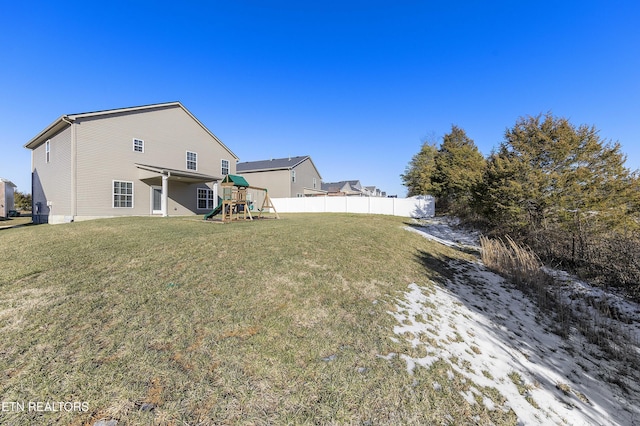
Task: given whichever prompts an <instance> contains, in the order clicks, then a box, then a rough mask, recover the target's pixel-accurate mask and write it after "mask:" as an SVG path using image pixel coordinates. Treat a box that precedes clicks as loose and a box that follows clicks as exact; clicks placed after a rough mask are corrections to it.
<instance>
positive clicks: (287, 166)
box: [236, 155, 325, 198]
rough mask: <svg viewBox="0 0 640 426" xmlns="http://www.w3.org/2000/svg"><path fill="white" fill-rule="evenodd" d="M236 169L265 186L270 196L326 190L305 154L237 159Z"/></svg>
mask: <svg viewBox="0 0 640 426" xmlns="http://www.w3.org/2000/svg"><path fill="white" fill-rule="evenodd" d="M236 170H237V173H238V174H240V175H242V176H244V177H245V178H246V179H247V181H248V182H249V184H250V185H251V186H258V187H261V188H267V190H268V192H269V197H271V198H289V197H304V196H308V195H320V194H324V193H325V192H324V191H323V190H322V188H321V180H322V178H321V176H320V173H319V172H318V169H317V168H316V166H315V165H314V164H313V161H312V160H311V157H309V156H308V155H305V156H301V157H288V158H275V159H271V160H262V161H248V162H244V163H238V164H237V166H236Z"/></svg>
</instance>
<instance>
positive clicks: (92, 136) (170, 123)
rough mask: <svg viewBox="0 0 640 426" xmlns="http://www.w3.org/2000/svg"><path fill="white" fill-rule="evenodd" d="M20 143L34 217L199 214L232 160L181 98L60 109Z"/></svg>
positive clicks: (59, 220)
mask: <svg viewBox="0 0 640 426" xmlns="http://www.w3.org/2000/svg"><path fill="white" fill-rule="evenodd" d="M25 148H28V149H30V150H31V169H32V192H31V193H32V199H33V216H34V222H36V223H46V222H49V223H62V222H71V221H78V220H87V219H94V218H101V217H115V216H144V215H158V216H168V215H170V214H171V215H189V214H204V213H206V212H208V211H209V210H211V209H212V208H213V207H215V203H216V202H217V182H218V181H220V180H221V179H223V177H224V176H225V175H226V174H230V173H235V166H236V163H237V161H238V157H237V156H236V155H235V154H234V153H233V152H232V151H231V150H230V149H229V148H228V147H227V146H225V145H224V144H223V143H222V142H221V141H220V140H219V139H218V138H217V137H216V136H215V135H214V134H213V133H212V132H211V131H210V130H209V129H207V128H206V127H205V126H204V124H202V123H201V122H200V121H199V120H198V119H197V118H196V117H195V116H194V115H193V114H191V113H190V112H189V111H188V110H187V109H186V108H185V107H184V106H183V105H182V104H181V103H180V102H170V103H162V104H154V105H145V106H138V107H131V108H121V109H113V110H107V111H98V112H86V113H80V114H69V115H63V116H61V117H60V118H58V119H57V120H55V121H54V122H53V123H51V124H50V125H49V126H48V127H46V128H45V129H44V130H42V131H41V132H40V133H38V134H37V135H36V136H35V137H34V138H33V139H31V140H30V141H29V142H28V143H27V144H26V145H25Z"/></svg>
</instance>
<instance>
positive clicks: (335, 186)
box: [322, 180, 365, 196]
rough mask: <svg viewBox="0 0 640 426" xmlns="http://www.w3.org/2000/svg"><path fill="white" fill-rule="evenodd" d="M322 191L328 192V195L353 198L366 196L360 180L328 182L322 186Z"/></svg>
mask: <svg viewBox="0 0 640 426" xmlns="http://www.w3.org/2000/svg"><path fill="white" fill-rule="evenodd" d="M322 189H323V190H324V191H327V195H336V196H340V195H342V196H344V195H347V196H353V195H358V196H362V195H365V194H364V193H363V188H362V185H361V184H360V181H359V180H343V181H340V182H328V183H323V184H322Z"/></svg>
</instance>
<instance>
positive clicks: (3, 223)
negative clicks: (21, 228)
mask: <svg viewBox="0 0 640 426" xmlns="http://www.w3.org/2000/svg"><path fill="white" fill-rule="evenodd" d="M29 223H31V215H29V216H18V217H10V218H8V219H5V220H0V229H2V228H5V227H12V226H17V225H26V224H29Z"/></svg>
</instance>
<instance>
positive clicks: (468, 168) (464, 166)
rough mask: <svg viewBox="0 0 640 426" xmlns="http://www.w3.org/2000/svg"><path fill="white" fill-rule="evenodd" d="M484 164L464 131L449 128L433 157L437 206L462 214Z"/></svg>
mask: <svg viewBox="0 0 640 426" xmlns="http://www.w3.org/2000/svg"><path fill="white" fill-rule="evenodd" d="M485 166H486V162H485V159H484V157H483V156H482V154H481V153H480V151H479V150H478V147H477V146H476V145H475V143H474V142H473V140H472V139H471V138H469V137H468V136H467V134H466V132H465V131H464V130H463V129H461V128H460V127H458V126H455V125H453V126H451V132H450V133H447V134H446V135H445V136H444V137H443V139H442V144H441V145H440V149H438V153H437V155H436V157H435V170H434V173H433V178H432V185H433V189H434V192H433V195H435V196H436V198H437V203H436V205H439V206H440V208H441V209H444V210H449V211H451V212H453V213H456V214H465V213H466V211H468V207H469V205H470V202H471V200H472V194H473V191H474V188H476V186H477V185H478V184H479V183H480V182H481V181H482V177H483V173H484V169H485Z"/></svg>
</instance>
